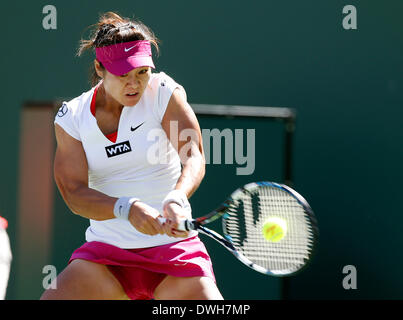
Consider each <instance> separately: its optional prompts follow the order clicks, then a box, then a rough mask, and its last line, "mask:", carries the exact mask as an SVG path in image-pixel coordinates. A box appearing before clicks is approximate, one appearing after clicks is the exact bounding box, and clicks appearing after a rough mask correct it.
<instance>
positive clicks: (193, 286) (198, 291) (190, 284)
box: [154, 276, 223, 300]
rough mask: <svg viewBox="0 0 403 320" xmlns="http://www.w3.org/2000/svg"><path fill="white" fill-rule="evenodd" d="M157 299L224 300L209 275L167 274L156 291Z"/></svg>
mask: <svg viewBox="0 0 403 320" xmlns="http://www.w3.org/2000/svg"><path fill="white" fill-rule="evenodd" d="M154 297H155V299H156V300H222V299H223V297H222V295H221V293H220V291H219V290H218V288H217V286H216V284H215V282H214V281H213V280H212V279H211V278H208V277H173V276H167V277H165V279H164V280H162V282H161V283H160V284H159V285H158V287H157V288H156V289H155V291H154Z"/></svg>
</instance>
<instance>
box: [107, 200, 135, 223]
mask: <svg viewBox="0 0 403 320" xmlns="http://www.w3.org/2000/svg"><path fill="white" fill-rule="evenodd" d="M138 200H139V199H137V198H131V197H121V198H119V199H118V200H117V201H116V202H115V206H114V207H113V214H114V215H115V217H116V218H118V219H123V220H128V219H129V213H130V208H131V206H132V204H133V203H135V202H136V201H138Z"/></svg>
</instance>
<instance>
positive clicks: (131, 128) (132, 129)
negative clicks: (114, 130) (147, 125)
mask: <svg viewBox="0 0 403 320" xmlns="http://www.w3.org/2000/svg"><path fill="white" fill-rule="evenodd" d="M144 122H145V121H144ZM144 122H143V123H140V124H139V125H138V126H137V127H135V128H133V127H130V130H131V131H134V130H136V129H138V128H139V127H141V126H142V125H143V124H144Z"/></svg>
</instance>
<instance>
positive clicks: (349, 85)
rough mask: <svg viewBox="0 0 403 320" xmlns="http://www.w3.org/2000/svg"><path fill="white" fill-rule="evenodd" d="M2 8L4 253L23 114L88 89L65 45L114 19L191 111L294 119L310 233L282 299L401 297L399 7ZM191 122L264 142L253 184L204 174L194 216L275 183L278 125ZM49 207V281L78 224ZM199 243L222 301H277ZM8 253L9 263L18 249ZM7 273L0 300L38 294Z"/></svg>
mask: <svg viewBox="0 0 403 320" xmlns="http://www.w3.org/2000/svg"><path fill="white" fill-rule="evenodd" d="M111 3H112V4H111ZM47 4H53V5H55V6H56V8H57V14H58V15H57V18H58V20H57V30H49V31H47V30H44V29H43V28H42V19H43V17H44V15H43V14H42V8H43V7H44V6H45V5H47ZM347 4H352V5H355V6H356V8H357V16H358V30H344V29H343V28H342V19H343V14H342V9H343V6H344V5H347ZM1 8H2V12H3V13H4V14H3V23H2V27H3V32H2V41H1V42H2V46H1V47H2V53H1V54H2V59H1V60H0V61H1V70H2V75H3V76H2V80H1V81H2V83H1V89H2V126H1V127H2V138H3V139H2V140H3V141H2V158H1V164H2V165H1V166H0V168H1V177H2V179H1V182H0V194H1V198H0V212H1V213H2V214H3V215H4V216H5V217H6V218H7V219H8V220H9V223H10V227H9V229H8V230H9V233H10V238H11V242H12V246H13V248H15V242H14V240H15V237H16V235H15V232H16V227H15V224H16V221H17V190H18V186H17V183H16V181H18V156H19V155H18V141H19V129H20V128H19V125H20V121H19V117H20V111H21V108H22V105H23V103H24V102H25V101H27V100H30V101H49V100H55V99H60V98H62V99H68V98H71V97H75V96H77V95H79V94H80V93H81V92H83V91H86V90H88V88H89V85H88V81H87V78H88V77H87V75H88V67H89V63H90V62H91V59H92V58H93V56H91V55H90V54H88V55H86V56H85V57H84V58H76V57H75V52H76V49H77V45H78V41H79V39H80V38H81V37H82V36H85V35H86V34H85V33H83V31H84V29H85V28H86V27H87V26H88V25H90V24H92V23H95V22H96V21H97V17H98V13H100V12H104V11H109V10H113V11H118V12H120V13H121V14H122V15H124V16H135V17H137V18H140V19H141V20H142V21H143V22H145V23H146V24H147V25H149V26H150V27H151V28H152V29H153V30H154V32H155V33H156V35H157V36H158V37H159V38H160V39H161V40H162V43H161V55H160V57H158V58H156V59H155V63H156V65H157V70H163V71H165V72H166V73H168V74H169V75H171V76H172V77H173V78H174V79H176V80H177V81H178V82H179V83H181V84H182V85H183V86H184V87H185V88H186V90H187V93H188V98H189V102H190V103H207V104H227V105H231V104H232V105H253V106H286V107H293V108H295V109H296V110H297V127H296V135H295V147H294V154H295V157H294V160H293V161H294V162H293V170H294V178H293V180H294V186H295V188H296V189H297V190H298V191H299V192H300V193H301V194H303V195H304V196H305V197H306V199H307V200H308V201H309V202H310V204H311V206H312V207H313V209H314V211H315V213H316V215H317V217H318V220H319V223H320V231H321V236H320V247H319V250H318V252H317V256H316V258H315V260H314V261H313V263H312V265H311V266H310V268H309V269H306V270H305V271H304V272H303V273H301V274H300V275H298V276H297V277H294V278H292V279H290V281H289V296H288V297H289V298H291V299H402V298H403V294H402V292H403V291H402V290H401V288H402V286H403V277H402V275H401V270H402V268H403V258H402V255H401V247H402V244H403V243H402V242H403V241H402V236H401V226H402V224H403V218H402V214H403V206H402V202H401V201H399V200H400V198H401V193H402V188H401V184H400V181H401V179H402V178H403V174H402V173H403V170H402V163H403V161H402V160H403V150H402V138H403V120H402V116H403V111H402V102H403V101H402V100H403V98H402V92H403V79H402V71H403V62H402V61H403V60H402V59H403V52H402V49H403V19H402V18H401V16H402V12H403V3H402V2H401V1H347V2H346V1H319V0H317V1H297V0H295V1H290V0H284V1H256V0H252V1H212V0H205V1H201V2H200V1H198V2H196V1H175V0H174V1H141V2H140V1H138V2H137V1H114V2H111V1H103V0H102V1H74V2H67V1H52V2H51V3H49V2H45V1H33V2H28V1H26V2H17V1H14V2H7V3H5V2H2V4H1ZM203 121H208V120H201V123H202V126H204V127H219V126H223V127H229V128H236V127H238V128H256V134H257V140H259V139H260V140H261V141H263V145H264V147H262V146H261V145H260V144H258V143H257V148H259V150H258V152H257V159H258V160H257V162H256V171H255V174H254V175H253V176H249V177H245V176H243V177H242V176H235V175H234V172H235V168H234V166H220V168H217V167H216V166H213V165H210V166H208V168H207V174H206V180H205V183H204V184H203V185H202V186H201V187H200V190H199V192H198V193H197V194H196V195H195V197H194V198H192V204H193V208H194V211H195V214H196V215H197V214H198V213H200V214H202V213H204V211H206V210H209V209H211V206H214V205H216V204H218V203H219V202H220V201H221V200H222V197H223V196H226V195H227V194H228V193H230V192H231V191H232V190H233V189H234V187H236V186H238V185H239V184H242V183H244V182H248V181H252V180H255V179H266V180H274V181H278V180H281V179H282V171H281V170H282V164H281V155H279V154H278V153H279V152H281V151H280V150H281V143H282V141H280V140H281V135H280V134H279V133H278V132H280V131H281V128H277V127H276V126H279V125H278V124H276V123H275V124H267V128H269V127H270V129H267V130H265V129H262V128H261V127H259V126H262V125H263V124H262V123H261V122H259V121H254V122H249V123H246V124H245V123H242V124H241V123H236V122H234V123H232V122H229V123H225V124H224V123H221V124H215V123H214V122H212V123H209V122H203ZM262 136H263V138H262ZM206 198H207V199H209V200H208V201H206V200H205V199H206ZM59 200H60V198H59ZM55 207H56V209H57V211H56V214H57V215H56V218H55V224H54V243H53V249H52V260H51V261H49V264H54V265H55V266H56V267H57V268H58V271H59V272H60V271H61V269H62V268H63V267H64V265H65V263H66V260H67V258H68V257H69V255H70V254H71V251H72V250H73V249H74V248H75V247H76V246H78V245H80V244H81V242H82V241H83V239H84V238H83V232H84V230H85V228H86V226H87V222H86V221H85V220H84V219H81V218H79V217H76V216H73V215H72V214H71V213H69V212H68V211H67V210H66V208H65V205H64V204H63V203H62V201H58V202H57V203H56V205H55ZM206 244H207V245H208V248H209V249H210V251H211V254H212V257H213V261H214V263H215V268H216V275H217V278H218V279H217V280H218V284H219V286H220V288H221V290H222V292H223V294H224V296H225V297H226V298H228V299H231V298H232V299H278V298H279V297H280V296H279V287H280V282H279V281H278V280H277V279H273V278H268V277H264V276H262V275H259V274H255V273H254V272H253V271H250V270H247V269H246V268H244V267H242V266H241V265H240V264H239V263H237V262H236V261H235V260H231V259H232V258H231V257H229V254H227V252H224V251H223V250H221V249H220V248H218V247H217V246H216V245H215V244H213V243H211V242H210V241H208V240H206ZM14 256H15V257H16V259H15V260H14V263H13V267H15V264H16V263H18V252H15V251H14ZM345 265H354V266H356V268H357V273H358V282H357V286H358V289H356V290H344V289H343V287H342V279H343V277H344V276H345V275H344V274H343V273H342V268H343V266H345ZM228 266H230V268H229V271H226V268H227V267H228ZM27 267H29V266H27ZM226 272H227V274H226ZM228 272H229V273H230V274H228ZM39 276H41V274H40V272H39ZM17 277H18V275H16V274H15V273H13V272H12V273H11V276H10V285H9V290H8V295H7V298H9V299H20V298H27V299H36V298H38V296H39V295H40V293H41V290H42V289H41V281H42V279H41V278H38V279H31V281H34V282H35V281H36V283H37V289H29V290H28V289H27V290H26V291H25V292H16V290H15V283H16V281H17V280H16V278H17Z"/></svg>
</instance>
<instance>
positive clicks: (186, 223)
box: [158, 217, 195, 231]
mask: <svg viewBox="0 0 403 320" xmlns="http://www.w3.org/2000/svg"><path fill="white" fill-rule="evenodd" d="M158 220H159V221H160V222H161V223H164V222H165V221H167V219H166V218H164V217H158ZM176 229H178V230H180V231H190V230H195V227H194V224H193V222H192V220H189V219H182V220H180V221H179V223H178V227H177V228H176Z"/></svg>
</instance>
